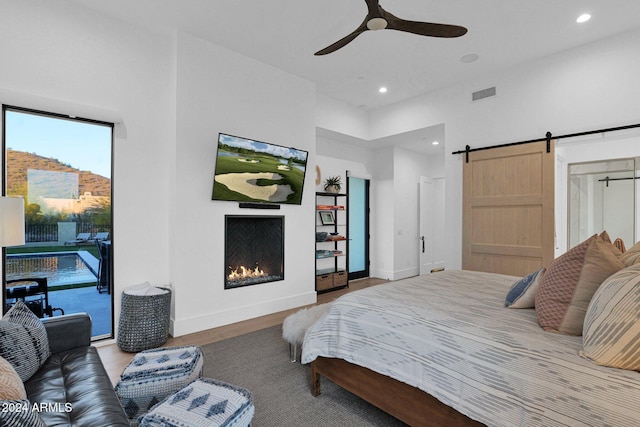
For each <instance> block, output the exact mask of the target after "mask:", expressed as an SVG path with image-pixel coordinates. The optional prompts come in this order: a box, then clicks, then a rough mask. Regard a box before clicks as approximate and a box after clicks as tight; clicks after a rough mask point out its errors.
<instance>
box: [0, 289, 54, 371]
mask: <svg viewBox="0 0 640 427" xmlns="http://www.w3.org/2000/svg"><path fill="white" fill-rule="evenodd" d="M50 355H51V350H50V349H49V339H48V338H47V331H46V330H45V329H44V325H43V324H42V322H41V321H40V319H38V317H37V316H36V315H35V314H33V312H32V311H31V310H29V307H27V306H26V305H25V304H24V303H23V302H22V301H18V302H16V303H15V305H14V306H13V307H11V309H10V310H9V311H7V313H6V314H5V315H4V317H3V318H2V320H0V356H1V357H4V358H5V359H7V361H8V362H9V363H11V365H12V366H13V367H14V369H15V370H16V372H17V373H18V375H19V376H20V379H21V380H22V381H23V382H24V381H26V380H28V379H29V378H31V376H32V375H33V374H35V373H36V371H37V370H38V369H40V366H42V364H43V363H44V362H45V361H46V360H47V358H48V357H49V356H50Z"/></svg>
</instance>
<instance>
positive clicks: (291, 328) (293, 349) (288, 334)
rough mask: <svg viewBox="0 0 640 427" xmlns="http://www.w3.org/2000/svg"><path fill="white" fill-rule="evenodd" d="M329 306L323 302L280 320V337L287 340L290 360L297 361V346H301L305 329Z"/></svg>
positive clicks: (329, 304)
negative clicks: (282, 320)
mask: <svg viewBox="0 0 640 427" xmlns="http://www.w3.org/2000/svg"><path fill="white" fill-rule="evenodd" d="M330 306H331V303H325V304H320V305H315V306H313V307H309V308H303V309H302V310H299V311H297V312H295V313H293V314H290V315H289V316H287V317H286V319H284V322H282V338H284V339H285V340H286V341H288V342H289V356H291V361H292V362H295V361H297V358H298V356H297V353H298V347H301V346H302V342H303V341H304V335H305V334H306V333H307V329H309V328H310V327H311V325H313V324H314V323H316V322H317V321H318V319H320V318H321V317H322V315H323V314H325V313H326V312H327V311H329V307H330Z"/></svg>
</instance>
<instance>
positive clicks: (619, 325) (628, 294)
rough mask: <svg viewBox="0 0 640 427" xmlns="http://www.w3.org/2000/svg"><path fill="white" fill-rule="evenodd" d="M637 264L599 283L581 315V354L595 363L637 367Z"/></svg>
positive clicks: (639, 359) (639, 356)
mask: <svg viewBox="0 0 640 427" xmlns="http://www.w3.org/2000/svg"><path fill="white" fill-rule="evenodd" d="M638 343H640V264H636V265H633V266H631V267H626V268H624V269H623V270H620V271H619V272H617V273H616V274H614V275H613V276H611V277H609V278H608V279H607V280H605V281H604V283H602V285H601V286H600V287H599V288H598V290H597V291H596V293H595V294H594V295H593V298H592V299H591V303H590V304H589V307H588V308H587V314H586V316H585V318H584V330H583V346H584V349H583V351H581V352H580V355H581V356H583V357H586V358H588V359H591V360H593V361H594V362H595V363H597V364H598V365H604V366H610V367H612V368H620V369H629V370H633V371H638V370H640V347H639V346H638Z"/></svg>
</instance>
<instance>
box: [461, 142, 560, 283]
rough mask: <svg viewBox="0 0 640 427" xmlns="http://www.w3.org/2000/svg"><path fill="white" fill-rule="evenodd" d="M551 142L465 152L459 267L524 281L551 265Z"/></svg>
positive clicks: (552, 144)
mask: <svg viewBox="0 0 640 427" xmlns="http://www.w3.org/2000/svg"><path fill="white" fill-rule="evenodd" d="M554 159H555V154H554V142H553V141H552V142H551V144H550V152H549V153H547V142H546V141H540V142H535V143H529V144H522V145H513V146H508V147H501V148H494V149H488V150H482V151H476V152H471V153H469V161H468V162H465V163H464V166H463V187H464V188H463V231H462V239H463V242H462V250H463V254H462V268H463V269H465V270H475V271H486V272H491V273H502V274H511V275H514V276H524V275H526V274H529V273H531V272H533V271H535V270H536V269H538V268H540V267H542V266H547V265H548V264H549V263H550V262H551V261H552V260H553V255H554V251H553V245H554V218H553V215H554V206H553V203H554Z"/></svg>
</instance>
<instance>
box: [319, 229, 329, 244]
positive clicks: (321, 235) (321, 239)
mask: <svg viewBox="0 0 640 427" xmlns="http://www.w3.org/2000/svg"><path fill="white" fill-rule="evenodd" d="M327 237H329V233H327V232H325V231H316V242H326V241H327Z"/></svg>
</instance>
